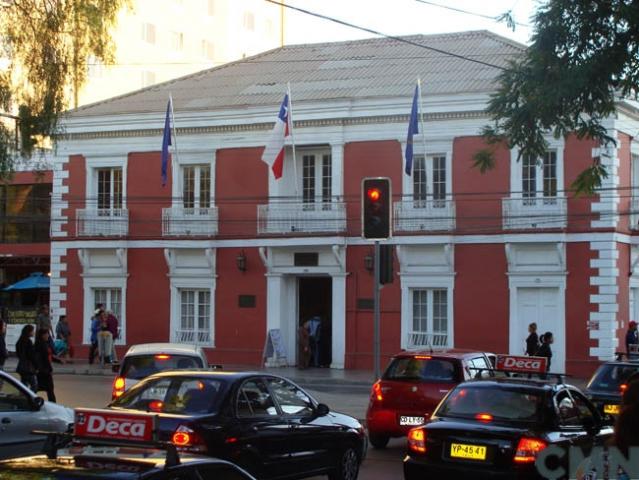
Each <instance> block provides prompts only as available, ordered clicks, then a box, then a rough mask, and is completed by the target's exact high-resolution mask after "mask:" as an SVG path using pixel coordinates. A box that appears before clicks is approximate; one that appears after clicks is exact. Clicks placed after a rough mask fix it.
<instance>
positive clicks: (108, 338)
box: [97, 310, 113, 365]
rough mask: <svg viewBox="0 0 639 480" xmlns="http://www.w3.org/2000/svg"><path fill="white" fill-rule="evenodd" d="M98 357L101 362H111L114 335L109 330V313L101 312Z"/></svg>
mask: <svg viewBox="0 0 639 480" xmlns="http://www.w3.org/2000/svg"><path fill="white" fill-rule="evenodd" d="M97 337H98V357H99V358H100V364H101V365H103V364H105V363H111V351H112V350H113V335H112V334H111V332H110V331H109V324H108V322H107V313H106V312H105V311H104V310H102V311H101V312H100V327H99V331H98V335H97Z"/></svg>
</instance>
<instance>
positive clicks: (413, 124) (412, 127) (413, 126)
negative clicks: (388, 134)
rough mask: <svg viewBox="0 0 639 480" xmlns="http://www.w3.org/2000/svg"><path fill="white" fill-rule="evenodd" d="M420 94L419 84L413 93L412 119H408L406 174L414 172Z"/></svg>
mask: <svg viewBox="0 0 639 480" xmlns="http://www.w3.org/2000/svg"><path fill="white" fill-rule="evenodd" d="M418 95H419V85H415V95H413V108H411V111H410V120H409V121H408V136H407V138H406V152H405V153H406V154H405V157H406V166H405V168H404V171H405V172H406V175H411V174H412V173H413V136H414V135H415V134H416V133H419V122H417V96H418Z"/></svg>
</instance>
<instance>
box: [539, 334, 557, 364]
mask: <svg viewBox="0 0 639 480" xmlns="http://www.w3.org/2000/svg"><path fill="white" fill-rule="evenodd" d="M554 341H555V339H554V338H553V336H552V332H546V333H544V334H543V335H542V336H541V346H540V347H539V350H537V354H536V355H537V356H538V357H546V359H547V360H548V361H547V363H546V371H547V372H549V371H550V362H551V360H552V349H551V348H550V346H551V345H552V344H553V342H554Z"/></svg>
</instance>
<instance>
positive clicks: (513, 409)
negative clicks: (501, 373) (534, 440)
mask: <svg viewBox="0 0 639 480" xmlns="http://www.w3.org/2000/svg"><path fill="white" fill-rule="evenodd" d="M543 407H544V394H543V392H541V391H539V392H535V391H531V390H525V389H510V388H504V387H501V386H500V387H498V388H486V387H474V386H472V385H464V384H462V385H460V386H459V387H457V388H456V389H455V390H453V391H452V392H451V393H450V395H449V396H448V397H446V399H445V400H444V402H443V403H442V404H441V405H440V406H439V408H438V409H437V411H436V412H435V415H437V416H439V417H459V418H472V419H474V418H477V417H476V416H477V415H480V414H485V415H488V416H490V417H492V418H493V419H495V420H508V421H514V422H538V421H541V419H542V418H541V417H542V413H543Z"/></svg>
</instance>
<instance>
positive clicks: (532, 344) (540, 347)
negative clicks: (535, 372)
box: [526, 322, 555, 371]
mask: <svg viewBox="0 0 639 480" xmlns="http://www.w3.org/2000/svg"><path fill="white" fill-rule="evenodd" d="M554 341H555V338H554V336H553V334H552V332H546V333H544V334H542V335H541V337H540V336H539V335H537V324H536V323H534V322H533V323H531V324H530V325H528V338H526V355H528V356H530V357H545V358H546V371H549V370H550V362H551V361H552V348H551V345H552V344H553V343H554Z"/></svg>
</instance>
